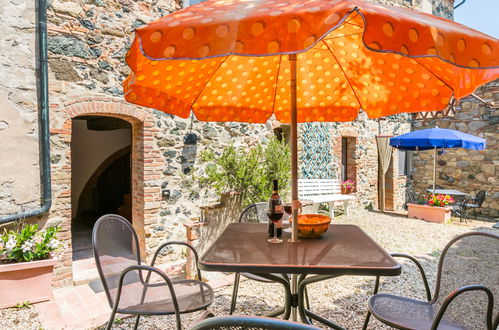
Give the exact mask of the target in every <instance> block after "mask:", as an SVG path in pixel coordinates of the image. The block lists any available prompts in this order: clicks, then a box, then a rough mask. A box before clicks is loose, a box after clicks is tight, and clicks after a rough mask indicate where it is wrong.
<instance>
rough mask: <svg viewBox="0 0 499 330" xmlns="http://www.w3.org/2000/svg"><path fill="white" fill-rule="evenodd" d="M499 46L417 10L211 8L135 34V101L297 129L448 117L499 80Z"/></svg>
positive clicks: (296, 4)
mask: <svg viewBox="0 0 499 330" xmlns="http://www.w3.org/2000/svg"><path fill="white" fill-rule="evenodd" d="M498 53H499V42H498V40H497V39H495V38H493V37H490V36H487V35H485V34H482V33H480V32H478V31H475V30H472V29H470V28H467V27H465V26H463V25H460V24H458V23H455V22H452V21H449V20H446V19H443V18H438V17H435V16H432V15H429V14H425V13H422V12H418V11H415V10H410V9H405V8H399V7H390V6H384V5H380V4H375V3H370V2H364V1H358V0H349V1H338V0H308V1H304V0H288V1H275V0H268V1H261V0H260V1H256V0H247V1H239V0H212V1H206V2H203V3H200V4H198V5H194V6H191V7H188V8H185V9H183V10H180V11H178V12H175V13H173V14H171V15H168V16H165V17H163V18H161V19H159V20H157V21H154V22H152V23H150V24H148V25H146V26H144V27H141V28H139V29H137V30H136V37H135V40H134V42H133V44H132V47H131V49H130V51H129V53H128V54H127V62H128V64H129V66H130V68H131V69H132V73H131V74H130V76H129V77H128V79H127V80H126V81H125V83H124V88H125V97H126V99H127V100H128V101H129V102H132V103H136V104H140V105H144V106H148V107H152V108H156V109H160V110H163V111H165V112H168V113H171V114H175V115H178V116H180V117H184V118H186V117H188V116H189V114H190V113H191V109H192V111H194V113H195V115H196V117H197V118H198V119H200V120H205V121H238V122H256V123H264V122H266V121H267V119H268V118H269V117H270V116H271V115H272V114H275V116H276V118H277V119H278V120H279V121H281V122H283V123H289V122H291V100H290V97H289V96H290V93H291V85H290V71H291V68H290V66H291V64H290V60H289V56H288V54H297V66H298V68H299V69H298V71H297V79H296V83H297V90H296V94H297V95H296V102H297V108H298V121H299V122H313V121H350V120H354V119H355V118H356V117H357V113H358V111H359V109H360V108H362V109H363V110H364V111H366V112H367V114H368V115H369V117H370V118H376V117H381V116H388V115H392V114H396V113H401V112H420V111H429V110H442V109H444V108H445V107H447V105H448V103H449V101H450V100H451V98H453V97H454V98H455V99H460V98H462V97H463V96H466V95H468V94H470V93H472V92H473V91H474V90H475V89H476V87H477V86H479V85H481V84H484V83H486V82H488V81H491V80H494V79H496V78H498V77H499V56H497V54H498Z"/></svg>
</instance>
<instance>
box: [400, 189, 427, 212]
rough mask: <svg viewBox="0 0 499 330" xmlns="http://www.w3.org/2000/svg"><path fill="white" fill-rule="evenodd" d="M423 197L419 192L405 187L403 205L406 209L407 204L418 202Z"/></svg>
mask: <svg viewBox="0 0 499 330" xmlns="http://www.w3.org/2000/svg"><path fill="white" fill-rule="evenodd" d="M423 198H424V197H423V196H422V195H421V194H418V193H416V192H415V191H414V190H412V188H407V189H406V190H405V205H404V207H405V208H406V209H407V204H408V203H411V204H418V203H419V201H420V200H422V199H423Z"/></svg>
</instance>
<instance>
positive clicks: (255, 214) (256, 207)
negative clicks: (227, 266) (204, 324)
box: [229, 202, 309, 316]
mask: <svg viewBox="0 0 499 330" xmlns="http://www.w3.org/2000/svg"><path fill="white" fill-rule="evenodd" d="M267 209H268V204H267V203H265V202H261V203H255V204H251V205H249V206H248V207H246V208H245V209H244V210H243V211H242V212H241V215H240V216H239V220H238V222H257V223H258V222H260V223H267V222H268V218H267ZM241 275H242V276H244V277H246V278H248V279H251V280H254V281H258V282H263V283H273V282H275V281H274V280H271V279H268V278H265V277H262V276H259V275H257V274H252V273H236V274H235V277H234V289H233V291H232V301H231V304H230V310H229V314H230V315H232V314H233V313H234V310H235V309H236V301H237V292H238V290H239V282H240V279H241ZM270 276H272V277H276V276H277V277H279V279H280V278H283V279H284V280H285V281H288V282H289V275H287V274H270ZM305 297H306V301H307V306H308V305H309V301H308V295H307V294H306V296H305ZM283 312H285V311H284V310H283V309H279V310H277V311H276V312H274V313H272V314H271V315H274V316H276V315H279V314H282V313H283Z"/></svg>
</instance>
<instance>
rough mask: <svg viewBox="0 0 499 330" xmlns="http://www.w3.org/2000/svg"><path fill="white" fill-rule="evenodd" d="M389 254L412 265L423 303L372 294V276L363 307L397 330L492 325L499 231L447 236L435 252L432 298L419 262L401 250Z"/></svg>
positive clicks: (497, 319)
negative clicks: (438, 253) (422, 288)
mask: <svg viewBox="0 0 499 330" xmlns="http://www.w3.org/2000/svg"><path fill="white" fill-rule="evenodd" d="M392 256H394V257H402V258H407V259H409V260H410V261H413V262H414V263H415V264H416V266H417V268H418V269H419V271H420V273H421V276H422V278H423V283H424V286H425V290H426V296H427V299H428V301H427V302H426V301H422V300H416V299H411V298H405V297H400V296H395V295H391V294H384V293H382V294H381V293H377V292H378V289H379V280H380V278H379V277H377V278H376V284H375V289H374V293H375V294H374V295H373V296H372V297H371V298H369V301H368V306H369V311H370V313H372V314H373V315H374V317H376V318H377V319H378V320H380V321H381V322H383V323H385V324H388V325H390V326H392V327H395V328H399V329H432V330H434V329H437V328H438V329H488V330H492V329H497V327H498V325H499V304H498V303H497V300H498V299H499V280H498V277H497V274H499V235H497V234H492V233H485V232H469V233H466V234H462V235H459V236H457V237H456V238H454V239H452V240H451V241H450V242H449V243H448V244H447V245H446V246H445V248H444V249H443V251H442V254H441V256H440V260H439V264H438V271H437V281H436V287H435V293H434V296H433V298H432V296H431V292H430V287H429V285H428V281H427V279H426V275H425V273H424V270H423V267H422V266H421V264H420V263H419V262H418V261H417V260H416V259H415V258H414V257H412V256H409V255H406V254H398V253H397V254H393V255H392ZM494 301H495V302H494ZM370 313H368V315H367V318H366V321H365V323H364V329H366V328H367V324H368V322H369V317H370Z"/></svg>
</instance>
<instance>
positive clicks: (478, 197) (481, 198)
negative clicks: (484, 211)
mask: <svg viewBox="0 0 499 330" xmlns="http://www.w3.org/2000/svg"><path fill="white" fill-rule="evenodd" d="M485 196H487V192H486V191H485V190H480V191H479V192H477V194H476V197H475V202H476V203H477V205H478V206H479V207H481V206H482V203H483V201H484V200H485Z"/></svg>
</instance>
